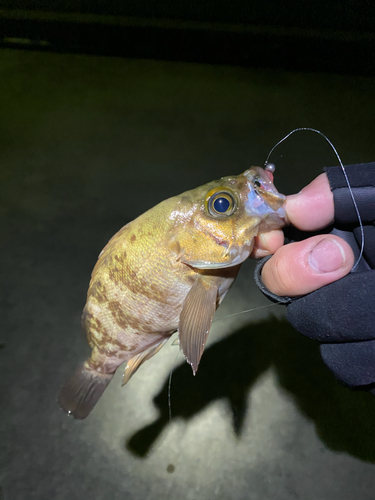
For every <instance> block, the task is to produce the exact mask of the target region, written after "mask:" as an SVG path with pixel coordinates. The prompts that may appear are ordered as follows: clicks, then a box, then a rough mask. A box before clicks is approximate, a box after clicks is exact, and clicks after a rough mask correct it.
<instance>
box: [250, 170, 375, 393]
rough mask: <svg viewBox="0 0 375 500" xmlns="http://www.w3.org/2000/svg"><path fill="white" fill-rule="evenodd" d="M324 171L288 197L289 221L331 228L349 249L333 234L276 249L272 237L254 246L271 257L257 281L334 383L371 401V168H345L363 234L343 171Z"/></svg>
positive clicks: (374, 369)
mask: <svg viewBox="0 0 375 500" xmlns="http://www.w3.org/2000/svg"><path fill="white" fill-rule="evenodd" d="M326 171H327V172H328V177H327V175H326V174H322V175H320V176H319V177H317V178H316V179H315V180H314V181H312V182H311V183H310V184H309V185H308V186H306V187H305V188H304V189H303V190H302V191H301V192H300V193H298V194H297V195H293V196H290V197H288V199H287V202H286V213H287V218H288V221H289V222H290V223H291V224H292V225H294V226H295V227H297V228H299V229H302V230H304V231H311V230H314V231H320V230H322V229H323V228H324V227H326V226H327V225H331V224H333V226H334V232H336V233H337V232H339V233H340V234H342V235H343V237H345V239H346V240H347V241H348V242H349V243H350V245H349V244H348V243H347V242H346V241H345V240H344V239H342V238H339V237H338V236H335V235H334V234H319V235H317V236H313V237H310V238H307V239H304V240H302V241H298V242H296V243H290V244H288V245H285V246H282V245H281V244H280V241H281V240H280V234H278V233H277V232H273V233H272V232H271V233H269V234H268V235H264V236H263V239H262V241H258V242H257V246H256V250H255V252H259V254H260V256H262V252H263V255H267V254H269V253H274V255H273V256H272V257H271V258H270V259H269V260H268V261H267V262H266V263H265V264H264V265H263V264H262V263H260V265H259V266H258V268H259V269H260V268H262V265H263V268H262V271H261V276H259V272H258V274H257V275H256V276H257V278H256V279H257V280H258V281H257V282H258V286H260V288H261V289H262V290H263V292H264V293H266V294H267V295H269V296H270V294H269V293H268V292H269V291H270V292H271V295H272V293H273V294H274V296H273V297H271V298H272V299H273V300H280V301H283V302H284V303H288V305H287V319H288V320H289V322H290V323H291V324H292V325H293V326H294V328H295V329H296V330H298V331H299V332H300V333H303V334H304V335H306V336H308V337H310V338H312V339H315V340H318V341H319V342H321V346H320V351H321V355H322V357H323V360H324V362H325V363H326V365H327V366H328V367H329V368H330V369H331V370H332V371H333V373H334V375H335V376H336V378H337V379H339V380H340V381H341V382H343V383H344V384H346V385H349V386H351V387H359V388H366V389H368V390H370V391H371V392H373V393H374V394H375V330H374V325H375V308H374V307H373V301H374V297H375V225H374V220H375V203H374V200H375V163H369V164H362V165H361V164H360V165H352V166H349V167H346V172H347V175H348V178H349V181H350V184H351V185H352V186H353V187H354V191H355V192H356V200H357V206H358V210H359V212H360V214H361V219H362V223H363V232H361V231H360V230H359V222H358V216H357V212H356V211H355V210H354V208H353V202H352V199H351V194H350V192H349V190H348V187H347V182H346V179H345V177H344V175H343V173H342V170H341V168H340V167H334V168H330V169H327V170H326ZM328 178H329V182H328ZM331 189H332V190H333V193H332V192H331ZM337 225H338V227H337ZM335 226H336V227H335ZM363 236H364V252H363V258H362V259H361V260H360V262H359V263H358V266H356V270H355V271H356V272H351V273H350V271H351V269H352V266H353V264H354V254H353V251H352V249H351V248H353V249H355V252H356V253H357V256H356V258H357V257H358V253H359V247H360V246H361V240H362V238H363ZM259 278H260V279H259ZM340 278H341V279H340ZM325 285H327V286H325ZM264 286H265V287H266V290H264ZM282 296H287V298H286V299H283V297H282Z"/></svg>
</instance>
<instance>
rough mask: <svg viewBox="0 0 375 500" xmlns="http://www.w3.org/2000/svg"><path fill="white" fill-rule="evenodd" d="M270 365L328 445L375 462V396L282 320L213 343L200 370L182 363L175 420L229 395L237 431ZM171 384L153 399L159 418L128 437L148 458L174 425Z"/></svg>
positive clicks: (176, 379)
mask: <svg viewBox="0 0 375 500" xmlns="http://www.w3.org/2000/svg"><path fill="white" fill-rule="evenodd" d="M269 367H273V368H274V369H275V370H276V372H277V374H278V380H279V384H280V386H281V387H282V388H283V389H284V390H286V391H288V392H289V393H290V394H291V395H292V397H293V399H294V400H295V403H296V405H297V406H298V408H299V409H300V411H302V412H303V413H304V414H305V415H307V416H308V417H309V418H310V419H311V420H313V422H314V423H315V426H316V430H317V433H318V435H319V437H320V438H321V439H322V440H323V441H324V442H325V444H326V445H327V446H328V447H329V448H331V449H333V450H336V451H345V452H348V453H350V454H352V455H353V456H355V457H358V458H360V459H362V460H366V461H370V462H375V445H374V443H375V430H374V421H375V398H374V397H373V396H371V395H369V394H367V393H360V392H354V391H351V390H349V389H347V388H345V387H342V386H341V385H340V384H339V383H338V382H337V381H336V380H335V379H334V377H333V375H332V374H331V373H330V372H329V370H328V369H327V368H326V367H325V365H324V363H323V362H322V360H321V358H320V355H319V346H318V344H317V343H315V342H313V341H311V340H309V339H307V338H305V337H303V336H302V335H300V334H298V333H297V332H296V331H295V330H294V329H293V328H292V327H291V326H290V325H289V324H288V323H287V322H286V321H285V320H283V321H280V320H277V319H270V320H267V321H264V322H261V323H257V324H251V325H247V326H245V327H243V328H241V329H239V330H238V331H236V332H235V333H234V334H233V335H231V336H230V337H228V338H226V339H224V340H223V341H221V342H218V343H217V344H214V345H213V346H211V347H209V348H208V349H207V350H206V351H205V353H204V356H203V358H202V363H201V366H200V370H199V371H198V374H197V376H196V377H193V376H192V373H191V368H190V367H189V366H188V364H187V363H184V364H182V365H180V366H178V367H177V368H176V369H175V370H174V371H173V377H172V389H171V397H172V401H173V407H172V420H174V419H179V418H182V419H185V420H189V419H190V418H192V417H193V416H194V415H196V414H198V413H199V412H201V411H202V410H204V409H205V407H206V406H207V405H209V404H210V403H212V402H213V401H215V400H218V399H220V400H227V401H228V403H229V404H230V407H231V410H232V423H233V429H234V432H235V434H236V436H237V437H240V435H241V430H242V428H243V425H244V420H245V417H246V414H247V412H248V410H249V409H248V403H249V401H250V404H251V398H249V397H248V396H249V394H248V393H249V391H250V390H251V388H252V386H253V384H254V382H255V381H256V380H257V378H258V377H259V375H261V374H262V373H263V372H264V371H265V370H267V369H268V368H269ZM168 383H169V379H168V378H167V379H166V381H165V383H164V385H163V388H162V389H161V390H160V392H159V393H158V394H157V395H156V397H155V398H154V404H155V406H156V407H157V409H158V410H159V417H158V418H157V419H156V420H155V421H154V422H152V423H151V424H150V425H148V426H146V427H144V428H143V429H140V430H139V431H138V432H137V433H136V434H134V435H133V436H131V437H130V438H129V440H128V441H127V443H126V447H127V449H129V450H130V451H131V452H132V453H133V454H134V455H137V456H139V457H146V455H147V454H148V453H149V452H150V450H151V448H152V446H153V444H154V442H155V441H156V440H157V439H158V437H159V436H160V434H161V433H162V432H163V430H164V428H165V427H166V426H167V425H168V424H169V410H168V403H167V401H168Z"/></svg>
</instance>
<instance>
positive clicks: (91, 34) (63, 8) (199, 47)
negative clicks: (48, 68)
mask: <svg viewBox="0 0 375 500" xmlns="http://www.w3.org/2000/svg"><path fill="white" fill-rule="evenodd" d="M0 9H1V10H0V38H3V44H5V45H6V46H12V45H14V44H17V43H18V44H20V43H23V44H24V45H25V43H26V42H25V40H29V42H28V43H29V46H32V45H34V46H35V45H39V47H38V48H39V49H40V48H43V49H44V50H53V51H62V52H77V53H90V54H102V55H117V56H125V57H142V58H143V57H145V58H155V59H166V60H179V61H195V62H206V63H217V64H235V65H241V66H250V67H272V68H286V69H294V70H295V69H301V70H309V71H327V72H341V73H346V74H349V73H355V74H364V75H369V74H373V72H374V52H375V34H374V26H375V8H374V5H373V2H371V0H367V1H365V0H362V1H343V2H339V1H330V2H325V1H317V0H315V1H313V2H307V1H300V2H295V1H286V2H275V1H274V2H267V1H266V2H265V1H260V0H256V1H251V2H239V1H238V0H235V1H233V2H232V1H206V2H200V1H185V2H172V1H170V2H156V1H154V2H151V1H140V2H135V1H134V2H120V1H116V2H115V1H112V2H92V1H91V2H90V1H87V2H67V1H66V2H43V1H40V2H37V1H21V0H19V1H12V2H10V1H4V0H2V1H1V2H0ZM15 39H18V40H15ZM20 39H23V40H24V41H23V42H22V40H20Z"/></svg>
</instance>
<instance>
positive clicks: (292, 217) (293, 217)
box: [253, 174, 354, 297]
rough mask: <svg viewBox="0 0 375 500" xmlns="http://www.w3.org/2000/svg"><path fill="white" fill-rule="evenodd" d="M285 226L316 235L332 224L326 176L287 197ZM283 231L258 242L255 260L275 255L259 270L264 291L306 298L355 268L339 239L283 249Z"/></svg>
mask: <svg viewBox="0 0 375 500" xmlns="http://www.w3.org/2000/svg"><path fill="white" fill-rule="evenodd" d="M285 211H286V215H287V222H288V223H290V224H292V225H293V226H295V227H296V228H298V229H300V230H302V231H318V230H321V229H323V228H325V227H326V226H328V225H329V224H331V223H332V222H333V219H334V203H333V194H332V192H331V189H330V186H329V182H328V178H327V175H326V174H321V175H319V176H318V177H317V178H316V179H314V180H313V181H312V182H311V183H310V184H309V185H308V186H306V187H305V188H303V189H302V191H301V192H300V193H298V194H295V195H291V196H288V197H287V201H286V204H285ZM283 242H284V236H283V233H282V231H271V232H269V233H264V234H262V235H261V236H260V237H258V238H257V241H256V245H255V251H254V252H253V255H254V257H256V258H257V257H258V258H259V257H262V256H264V255H268V254H274V255H273V256H272V257H271V259H269V260H268V261H267V262H266V264H265V265H264V266H263V269H262V281H263V284H264V285H265V286H266V288H267V289H268V290H269V291H270V292H272V293H274V294H276V295H281V296H288V297H296V296H299V295H305V294H307V293H310V292H312V291H314V290H317V289H318V288H320V287H322V286H324V285H328V284H329V283H332V282H333V281H336V280H338V279H340V278H342V277H343V276H345V275H346V274H348V273H349V272H350V270H351V268H352V267H353V264H354V255H353V251H352V249H351V247H350V246H349V245H348V243H346V242H345V241H344V240H343V239H342V238H340V237H338V236H334V235H331V234H320V235H318V236H313V237H311V238H308V239H306V240H303V241H299V242H296V243H290V244H289V245H284V246H283Z"/></svg>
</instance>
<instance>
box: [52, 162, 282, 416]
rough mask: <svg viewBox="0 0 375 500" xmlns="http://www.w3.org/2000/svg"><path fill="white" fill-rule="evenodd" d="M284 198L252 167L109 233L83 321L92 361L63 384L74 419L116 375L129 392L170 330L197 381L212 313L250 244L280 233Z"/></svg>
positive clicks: (167, 202) (64, 406)
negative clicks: (119, 372)
mask: <svg viewBox="0 0 375 500" xmlns="http://www.w3.org/2000/svg"><path fill="white" fill-rule="evenodd" d="M284 202H285V196H284V195H281V194H280V193H278V191H277V190H276V188H275V186H274V185H273V175H272V172H271V171H267V169H262V168H260V167H252V168H251V169H249V170H247V171H245V172H244V173H243V174H240V175H238V176H230V177H223V178H221V179H219V180H216V181H212V182H210V183H208V184H205V185H204V186H200V187H198V188H195V189H192V190H190V191H187V192H185V193H183V194H181V195H179V196H175V197H173V198H169V199H168V200H165V201H163V202H161V203H159V204H158V205H156V206H155V207H153V208H152V209H150V210H148V211H147V212H145V213H144V214H142V215H140V216H139V217H137V218H136V219H135V220H133V221H132V222H130V223H128V224H126V226H124V227H123V228H122V229H120V231H119V232H118V233H116V234H115V235H114V236H113V237H112V238H111V240H110V241H109V242H108V244H107V245H106V246H105V248H104V249H103V251H102V252H101V254H100V255H99V258H98V262H97V263H96V265H95V267H94V270H93V272H92V277H91V281H90V285H89V289H88V293H87V302H86V305H85V308H84V312H83V316H82V324H83V327H84V328H85V330H86V333H87V338H88V342H89V344H90V347H92V354H91V356H90V358H89V359H88V360H86V361H85V362H84V363H83V364H82V365H80V366H79V367H78V368H77V370H76V371H75V373H74V374H73V375H72V376H71V377H70V379H68V380H67V382H66V383H65V384H64V385H63V387H62V389H61V392H60V395H59V403H60V405H61V407H62V409H63V410H65V411H66V412H67V413H69V414H71V415H73V416H74V417H75V418H80V419H82V418H86V417H87V415H88V414H89V413H90V412H91V411H92V409H93V408H94V406H95V404H96V403H97V401H98V400H99V398H100V396H101V395H102V393H103V392H104V390H105V388H106V387H107V385H108V384H109V382H110V381H111V379H112V377H113V375H114V373H115V372H116V370H117V368H118V367H119V366H120V365H121V364H123V363H126V367H125V375H124V381H123V382H124V383H127V382H128V381H129V380H130V378H131V377H132V375H133V374H134V373H135V372H136V371H137V369H138V368H139V366H141V365H142V364H143V363H144V362H145V361H146V360H147V359H150V358H151V357H152V356H153V355H155V354H156V353H157V352H158V351H159V350H160V349H161V347H162V346H163V345H164V343H165V342H166V341H167V340H168V338H169V337H170V336H171V335H172V334H173V333H174V332H176V331H177V330H178V334H179V345H180V348H181V350H182V352H183V354H184V356H185V358H186V360H187V362H188V363H189V364H190V365H191V367H192V370H193V373H194V374H195V373H196V371H197V369H198V365H199V362H200V359H201V356H202V354H203V351H204V346H205V344H206V341H207V337H208V334H209V331H210V327H211V323H212V320H213V316H214V313H215V310H216V309H217V307H218V306H219V304H220V303H221V301H222V300H223V299H224V297H225V295H226V293H227V292H228V290H229V289H230V287H231V286H232V284H233V282H234V280H235V279H236V276H237V274H238V271H239V269H240V266H241V264H242V262H243V261H244V260H245V259H247V258H248V257H249V256H250V254H251V251H252V249H253V246H254V237H255V236H257V235H258V234H260V233H262V232H266V231H270V230H272V229H276V228H280V227H282V226H283V225H284V224H285V222H284V217H285V212H284V209H283V208H282V205H283V204H284Z"/></svg>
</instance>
